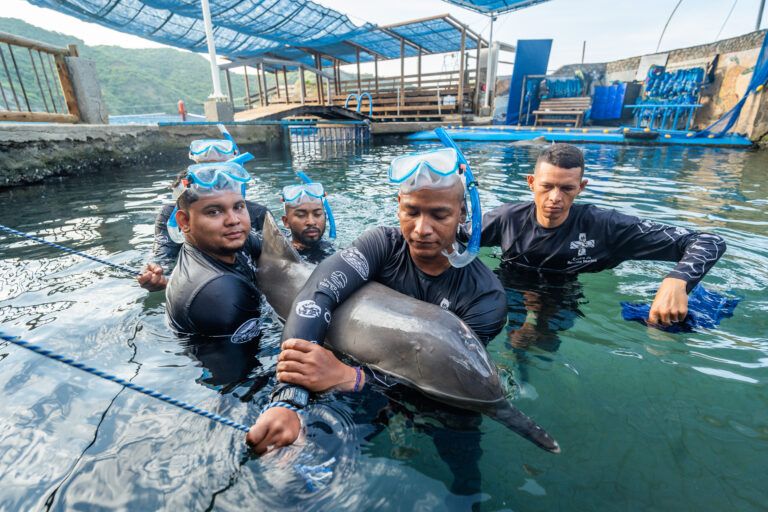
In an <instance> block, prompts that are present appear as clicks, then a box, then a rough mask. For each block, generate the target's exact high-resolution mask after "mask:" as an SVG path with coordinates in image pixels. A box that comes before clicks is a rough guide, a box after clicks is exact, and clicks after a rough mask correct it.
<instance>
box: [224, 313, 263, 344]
mask: <svg viewBox="0 0 768 512" xmlns="http://www.w3.org/2000/svg"><path fill="white" fill-rule="evenodd" d="M259 334H261V318H251V319H250V320H248V321H246V322H245V323H244V324H243V325H241V326H240V327H238V328H237V330H236V331H235V333H234V334H233V335H232V337H231V338H230V339H229V341H231V342H232V343H237V344H238V345H239V344H242V343H248V342H249V341H251V340H252V339H254V338H255V337H257V336H258V335H259Z"/></svg>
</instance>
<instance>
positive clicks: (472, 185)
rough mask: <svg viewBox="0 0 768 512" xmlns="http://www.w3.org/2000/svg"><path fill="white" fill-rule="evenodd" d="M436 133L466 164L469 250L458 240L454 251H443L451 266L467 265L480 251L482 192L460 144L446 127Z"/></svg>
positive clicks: (454, 244) (436, 130) (462, 162)
mask: <svg viewBox="0 0 768 512" xmlns="http://www.w3.org/2000/svg"><path fill="white" fill-rule="evenodd" d="M435 134H436V135H437V138H438V139H440V142H442V143H443V144H444V145H445V146H446V147H449V148H453V149H455V150H456V154H457V156H458V158H459V164H463V165H464V183H465V185H466V191H467V192H468V193H469V202H470V205H471V207H472V208H471V211H468V212H467V214H468V215H469V216H470V219H471V220H470V222H471V226H472V234H471V235H470V238H469V245H468V246H467V250H465V251H464V252H459V249H460V247H459V244H458V242H454V243H453V252H451V253H448V252H447V251H443V254H444V255H445V256H446V257H447V258H448V261H449V262H450V264H451V266H453V267H456V268H461V267H466V266H467V265H469V264H470V263H472V260H474V259H475V257H477V254H478V253H479V252H480V233H481V231H482V229H483V211H482V209H481V207H480V193H479V192H478V190H477V182H476V181H475V178H474V176H473V175H472V169H471V168H470V167H469V162H467V159H466V158H465V157H464V154H463V153H462V152H461V150H460V149H459V146H457V145H456V143H455V142H454V141H453V139H452V138H451V136H450V135H448V132H446V131H445V129H444V128H436V129H435ZM459 172H461V171H459Z"/></svg>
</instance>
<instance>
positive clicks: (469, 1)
mask: <svg viewBox="0 0 768 512" xmlns="http://www.w3.org/2000/svg"><path fill="white" fill-rule="evenodd" d="M443 1H444V2H448V3H449V4H454V5H458V6H460V7H464V8H466V9H471V10H473V11H476V12H479V13H482V14H502V13H505V12H510V11H516V10H518V9H524V8H526V7H530V6H532V5H536V4H542V3H544V2H548V1H549V0H443Z"/></svg>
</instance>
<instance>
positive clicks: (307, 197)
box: [282, 171, 336, 239]
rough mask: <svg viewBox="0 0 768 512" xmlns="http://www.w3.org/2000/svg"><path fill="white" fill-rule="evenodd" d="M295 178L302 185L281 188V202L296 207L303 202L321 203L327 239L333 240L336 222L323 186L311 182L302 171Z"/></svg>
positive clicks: (297, 172)
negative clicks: (325, 218)
mask: <svg viewBox="0 0 768 512" xmlns="http://www.w3.org/2000/svg"><path fill="white" fill-rule="evenodd" d="M296 176H298V177H299V178H300V179H301V181H303V182H304V183H302V184H300V185H288V186H286V187H283V191H282V199H283V202H284V203H285V205H286V206H298V205H299V204H301V203H305V202H310V203H311V202H318V201H319V202H322V203H323V210H325V216H326V217H327V218H328V226H329V231H328V237H329V238H334V239H335V238H336V220H335V219H334V218H333V211H332V210H331V205H330V204H329V203H328V194H326V193H325V189H324V188H323V185H322V184H321V183H317V182H315V181H312V180H311V179H310V178H309V176H307V175H306V174H304V173H303V172H302V171H296Z"/></svg>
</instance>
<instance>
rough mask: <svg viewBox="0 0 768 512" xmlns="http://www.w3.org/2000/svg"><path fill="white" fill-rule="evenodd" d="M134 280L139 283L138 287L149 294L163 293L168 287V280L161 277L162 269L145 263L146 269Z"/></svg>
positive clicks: (153, 264)
mask: <svg viewBox="0 0 768 512" xmlns="http://www.w3.org/2000/svg"><path fill="white" fill-rule="evenodd" d="M136 280H137V281H138V282H139V286H141V287H142V288H144V289H145V290H149V291H150V292H160V291H163V290H165V287H166V286H167V285H168V279H166V278H165V276H164V275H163V267H161V266H160V265H157V264H155V263H147V268H145V269H144V272H142V273H141V275H139V277H137V278H136Z"/></svg>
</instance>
